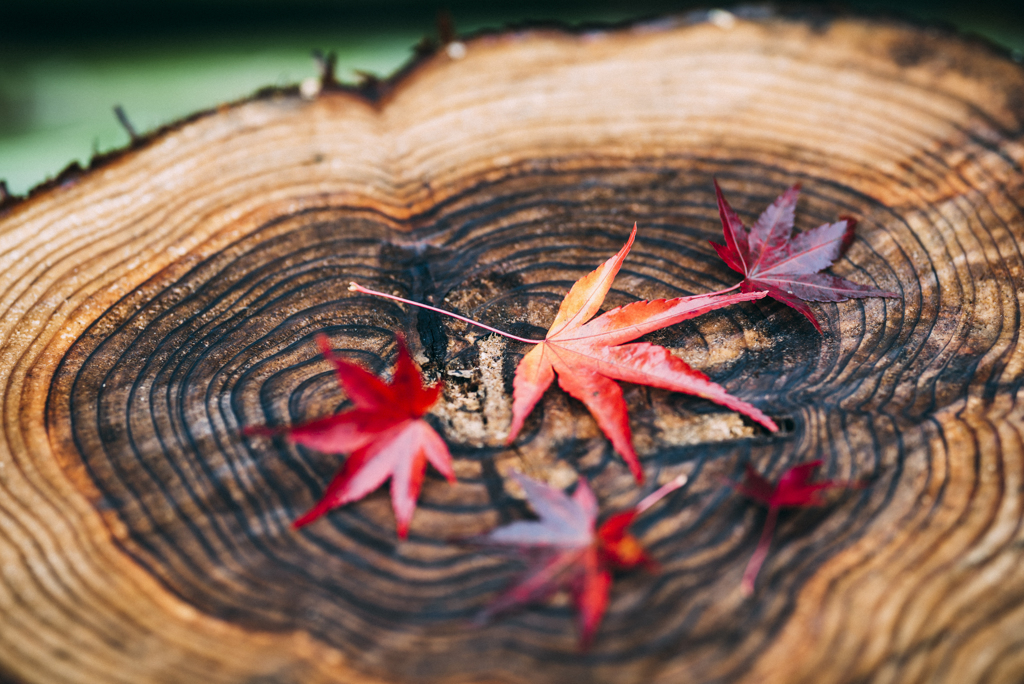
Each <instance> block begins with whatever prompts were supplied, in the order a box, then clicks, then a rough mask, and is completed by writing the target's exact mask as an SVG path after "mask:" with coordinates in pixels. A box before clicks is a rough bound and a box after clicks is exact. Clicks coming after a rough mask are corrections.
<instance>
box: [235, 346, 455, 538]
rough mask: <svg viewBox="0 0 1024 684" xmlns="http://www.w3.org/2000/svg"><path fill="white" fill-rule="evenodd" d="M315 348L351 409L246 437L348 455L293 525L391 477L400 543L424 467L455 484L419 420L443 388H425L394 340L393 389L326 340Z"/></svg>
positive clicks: (442, 447) (440, 444)
mask: <svg viewBox="0 0 1024 684" xmlns="http://www.w3.org/2000/svg"><path fill="white" fill-rule="evenodd" d="M316 340H317V344H318V345H319V346H320V351H321V353H322V354H323V355H324V357H325V358H326V359H327V360H328V361H330V362H331V364H332V365H333V366H334V370H335V373H336V375H337V377H338V383H339V384H340V385H341V388H342V389H343V390H344V391H345V392H346V394H347V395H348V398H349V399H350V400H351V401H352V404H353V406H352V407H351V408H349V409H347V410H345V411H342V412H341V413H337V414H335V415H332V416H327V417H325V418H318V419H316V420H313V421H310V422H308V423H304V424H302V425H293V426H291V427H283V428H268V427H262V426H256V427H250V428H247V429H246V430H245V434H250V435H254V434H259V435H277V434H283V435H286V436H287V437H288V439H290V440H291V441H293V442H295V443H296V444H302V445H303V446H307V447H311V448H313V449H317V450H319V451H325V452H328V453H337V454H349V457H348V460H346V461H345V464H344V465H343V466H342V467H341V469H340V470H339V471H338V473H337V474H336V475H335V476H334V479H333V480H331V482H330V484H329V485H327V490H326V491H325V492H324V494H323V497H322V498H321V499H320V501H319V502H317V504H316V505H315V506H313V508H311V509H310V510H309V512H307V513H306V514H305V515H303V516H301V517H300V518H299V519H298V520H296V521H295V522H294V523H293V524H294V526H295V527H301V526H303V525H306V524H308V523H311V522H313V521H314V520H316V519H317V518H319V517H320V516H322V515H323V514H324V513H326V512H327V511H329V510H331V509H332V508H336V507H338V506H343V505H344V504H347V503H350V502H352V501H356V500H358V499H361V498H363V497H364V496H366V495H367V494H369V493H370V492H372V491H373V490H375V489H377V487H379V486H381V485H382V484H384V482H385V481H386V480H387V479H388V478H389V477H390V478H391V506H392V508H393V509H394V511H395V521H396V524H397V529H398V536H399V537H401V538H402V539H404V538H405V537H406V536H407V534H408V531H409V521H410V520H412V514H413V512H414V511H415V510H416V499H417V498H418V497H419V493H420V488H421V486H422V484H423V475H424V471H425V470H426V468H427V462H428V461H429V462H430V463H431V464H432V465H433V466H434V467H435V468H437V470H438V471H439V472H440V473H441V474H442V475H444V476H445V477H446V478H447V479H448V481H449V482H455V472H454V471H453V470H452V457H451V454H449V453H448V446H447V445H446V444H445V443H444V440H443V439H441V437H440V436H439V435H438V434H437V433H436V432H435V431H434V428H432V427H430V425H429V424H428V423H427V422H426V421H425V420H423V419H422V417H423V415H424V414H425V413H426V412H427V411H428V410H429V409H430V407H431V406H433V404H434V402H436V401H437V398H438V397H439V396H440V394H441V389H442V385H441V383H438V384H436V385H434V386H433V387H424V386H423V381H422V378H421V377H420V372H419V369H418V368H417V367H416V364H415V363H414V362H413V360H412V357H411V356H410V355H409V350H408V349H407V348H406V346H405V342H404V340H403V339H402V338H401V337H398V340H397V341H398V360H397V361H396V363H395V372H394V375H393V377H392V379H391V384H385V383H384V382H383V381H381V379H380V378H378V377H377V376H376V375H374V374H373V373H370V372H369V371H367V370H365V369H364V368H362V367H361V366H358V365H356V364H354V363H351V362H349V361H345V360H344V359H341V358H338V357H337V356H336V355H335V354H334V352H333V350H332V349H331V346H330V342H329V341H328V340H327V337H326V336H324V335H318V336H317V338H316Z"/></svg>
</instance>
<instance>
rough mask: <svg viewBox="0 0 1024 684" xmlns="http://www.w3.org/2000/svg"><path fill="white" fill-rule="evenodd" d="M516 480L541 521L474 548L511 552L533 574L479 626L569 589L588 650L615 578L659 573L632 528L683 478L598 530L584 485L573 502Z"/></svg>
mask: <svg viewBox="0 0 1024 684" xmlns="http://www.w3.org/2000/svg"><path fill="white" fill-rule="evenodd" d="M512 477H513V478H514V479H515V480H516V482H518V483H519V484H520V485H521V486H522V488H523V490H524V491H525V492H526V499H527V501H529V502H530V506H531V507H532V508H533V510H534V512H535V513H536V514H537V516H538V517H539V518H540V519H539V520H522V521H519V522H514V523H512V524H510V525H506V526H504V527H499V528H498V529H496V530H493V531H492V532H490V533H488V534H486V535H484V536H482V537H478V538H476V539H474V540H473V541H474V543H477V544H481V545H484V546H502V547H512V548H514V549H516V551H517V552H519V553H521V554H522V555H524V556H526V557H527V558H529V559H530V561H531V566H530V569H529V570H528V571H527V572H526V574H525V575H524V576H523V577H521V578H520V579H519V580H518V581H517V582H516V583H515V584H513V585H512V587H510V588H509V589H507V590H506V591H505V592H504V593H503V594H502V595H500V596H499V597H498V598H497V599H495V600H494V602H493V603H491V605H489V606H488V607H487V608H486V609H484V611H483V612H481V613H480V615H479V616H478V619H479V620H480V621H481V622H483V621H486V620H489V619H490V618H491V617H493V616H494V615H497V614H498V613H503V612H505V611H508V610H511V609H514V608H517V607H520V606H524V605H526V604H530V603H537V602H540V601H544V600H546V599H547V598H549V597H551V596H552V595H554V594H555V593H556V592H557V591H559V590H560V589H568V590H569V592H570V594H571V595H572V601H573V604H574V605H575V606H576V610H577V613H578V620H579V632H580V646H581V647H582V648H587V647H588V646H589V645H590V642H591V641H592V640H593V638H594V634H595V633H596V632H597V628H598V626H599V625H600V624H601V618H602V617H603V616H604V612H605V609H606V608H607V606H608V590H609V588H610V587H611V583H612V570H616V569H620V570H627V569H630V568H635V567H636V566H638V565H645V566H647V567H649V568H652V569H653V568H655V567H656V564H655V563H654V562H653V561H652V560H651V559H650V557H649V556H648V555H647V553H646V552H645V551H644V549H643V547H642V546H640V542H639V541H637V539H636V537H634V536H633V535H632V534H630V533H629V530H628V528H629V526H630V524H632V522H633V520H634V519H635V518H636V516H637V515H639V514H640V513H642V512H643V511H645V510H647V509H648V508H650V507H651V506H652V505H653V504H654V503H655V502H656V501H658V500H659V499H661V498H662V497H663V496H665V495H666V494H668V493H669V492H671V491H673V490H675V489H678V488H679V487H681V486H682V485H683V484H685V483H686V477H685V476H680V477H678V478H676V479H675V480H673V481H672V482H669V483H668V484H666V485H664V486H663V487H661V488H660V489H658V490H657V491H656V492H654V493H653V494H651V495H649V496H647V497H646V498H645V499H644V500H643V501H641V502H640V503H639V504H637V505H636V506H635V507H633V508H631V509H629V510H627V511H623V512H621V513H617V514H615V515H613V516H611V517H610V518H608V520H606V521H605V522H604V523H602V524H601V525H600V526H599V527H598V528H597V529H596V530H595V529H594V526H595V523H596V521H597V499H596V498H595V497H594V493H593V492H592V491H591V489H590V487H589V486H588V485H587V482H586V480H584V479H583V478H580V480H579V484H577V485H576V491H575V492H573V494H572V496H568V495H566V494H565V492H563V491H562V490H560V489H555V488H554V487H549V486H548V485H546V484H543V483H541V482H537V481H536V480H532V479H530V478H528V477H526V476H525V475H521V474H519V473H517V472H513V473H512Z"/></svg>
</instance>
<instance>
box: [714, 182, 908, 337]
mask: <svg viewBox="0 0 1024 684" xmlns="http://www.w3.org/2000/svg"><path fill="white" fill-rule="evenodd" d="M715 195H716V196H717V197H718V213H719V216H720V217H721V219H722V230H723V232H724V233H725V245H719V244H717V243H715V242H712V243H711V246H712V247H714V248H715V251H716V252H718V255H719V256H720V257H722V260H723V261H725V263H726V264H727V265H728V266H729V268H731V269H733V270H734V271H738V272H740V273H742V274H743V276H744V280H743V282H742V283H741V285H740V289H741V291H743V292H756V291H765V292H767V293H768V296H769V297H771V298H772V299H775V300H776V301H780V302H782V303H783V304H786V305H788V306H791V307H793V308H794V309H796V310H797V311H799V312H800V313H802V314H803V315H804V316H806V317H807V320H809V321H810V322H811V323H812V324H813V325H814V327H815V328H816V329H817V330H818V332H819V333H820V332H821V324H819V323H818V319H817V318H815V317H814V313H813V312H812V311H811V307H809V306H807V302H843V301H846V300H847V299H860V298H864V297H896V298H898V297H899V295H898V294H896V293H895V292H886V291H884V290H878V289H876V288H873V287H868V286H867V285H859V284H857V283H853V282H850V281H849V280H845V279H843V278H840V277H838V276H834V275H830V274H828V273H819V271H822V270H824V269H826V268H828V267H829V266H831V265H832V262H834V261H835V260H836V259H838V258H839V257H840V256H841V255H842V254H843V252H844V251H846V248H847V247H849V245H850V243H851V242H852V241H853V231H854V229H855V228H856V227H857V221H856V219H853V218H842V219H840V220H839V221H836V222H835V223H826V224H823V225H820V226H818V227H817V228H814V229H813V230H809V231H807V232H804V233H799V234H797V235H796V236H794V235H793V218H794V213H795V210H796V201H797V197H799V195H800V186H799V185H794V186H793V187H791V188H790V189H789V190H787V191H786V192H785V193H783V194H782V195H780V196H779V197H778V199H776V200H775V202H774V203H772V205H771V206H769V207H768V208H767V209H765V210H764V213H763V214H761V216H760V218H758V219H757V221H756V222H755V223H754V225H753V226H751V228H750V230H749V231H747V229H746V227H745V226H744V225H743V222H742V221H741V220H740V218H739V216H737V215H736V212H735V211H733V210H732V207H730V206H729V203H728V202H727V201H726V200H725V196H724V195H722V189H721V188H720V187H718V181H715Z"/></svg>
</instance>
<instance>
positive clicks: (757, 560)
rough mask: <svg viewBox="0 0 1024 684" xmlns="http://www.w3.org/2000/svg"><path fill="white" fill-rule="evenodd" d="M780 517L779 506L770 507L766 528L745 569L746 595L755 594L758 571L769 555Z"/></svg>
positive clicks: (744, 589) (743, 587) (744, 584)
mask: <svg viewBox="0 0 1024 684" xmlns="http://www.w3.org/2000/svg"><path fill="white" fill-rule="evenodd" d="M778 519H779V508H778V506H770V507H769V508H768V517H767V518H765V520H764V529H763V530H761V539H760V541H758V542H757V549H756V550H755V551H754V555H753V556H751V557H750V562H749V563H747V569H746V570H744V571H743V583H742V589H743V594H744V596H752V595H753V594H754V582H755V581H757V573H759V572H760V571H761V565H763V564H764V559H765V558H767V557H768V547H769V546H771V543H772V534H773V533H774V532H775V522H776V521H777V520H778Z"/></svg>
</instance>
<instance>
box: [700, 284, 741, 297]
mask: <svg viewBox="0 0 1024 684" xmlns="http://www.w3.org/2000/svg"><path fill="white" fill-rule="evenodd" d="M742 284H743V281H742V280H741V281H740V282H738V283H736V284H735V285H733V286H732V287H728V288H726V289H724V290H715V291H714V292H708V293H707V294H708V295H709V296H710V295H720V294H725V293H726V292H732V291H733V290H735V289H736V288H737V287H739V286H740V285H742Z"/></svg>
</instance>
